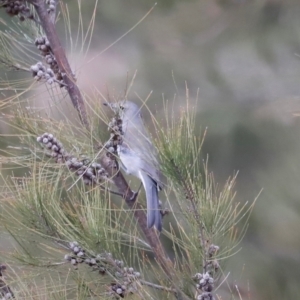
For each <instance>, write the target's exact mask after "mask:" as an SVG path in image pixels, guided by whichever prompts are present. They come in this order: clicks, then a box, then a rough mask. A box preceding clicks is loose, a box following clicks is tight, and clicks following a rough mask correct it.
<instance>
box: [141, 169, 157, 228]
mask: <svg viewBox="0 0 300 300" xmlns="http://www.w3.org/2000/svg"><path fill="white" fill-rule="evenodd" d="M140 177H141V180H142V183H143V186H144V189H145V193H146V199H147V227H148V228H151V227H153V226H155V227H156V229H157V230H159V231H161V230H162V217H161V213H160V207H159V199H158V187H157V183H156V182H155V181H154V180H153V179H152V178H151V177H150V176H149V175H148V174H146V173H144V172H141V174H140Z"/></svg>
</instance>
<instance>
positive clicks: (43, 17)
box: [27, 0, 89, 128]
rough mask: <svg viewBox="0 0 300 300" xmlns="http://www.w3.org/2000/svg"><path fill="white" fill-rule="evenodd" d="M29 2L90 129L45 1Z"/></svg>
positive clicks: (74, 104) (81, 118)
mask: <svg viewBox="0 0 300 300" xmlns="http://www.w3.org/2000/svg"><path fill="white" fill-rule="evenodd" d="M27 2H28V3H31V4H32V5H33V6H34V8H35V10H36V12H37V14H38V16H39V19H40V22H41V25H42V27H43V29H44V31H45V34H46V36H47V38H48V41H49V43H50V46H51V50H52V52H53V55H54V56H55V59H56V61H57V64H58V66H59V69H60V72H61V74H62V77H63V81H64V83H65V84H66V89H67V91H68V93H69V96H70V98H71V101H72V103H73V106H74V107H75V108H76V110H77V111H78V114H79V117H80V120H81V122H82V124H83V125H84V126H85V127H86V128H89V121H88V117H87V112H86V107H85V104H84V99H83V97H82V95H81V93H80V90H79V88H78V86H77V85H76V79H75V76H74V74H73V72H72V69H71V67H70V64H69V61H68V59H67V57H66V53H65V50H64V49H63V47H62V45H61V43H60V40H59V38H58V35H57V32H56V28H55V24H54V23H53V22H52V21H51V18H50V16H49V13H48V11H47V5H46V2H45V1H44V0H28V1H27Z"/></svg>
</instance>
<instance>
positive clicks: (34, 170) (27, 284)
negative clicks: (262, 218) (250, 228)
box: [0, 1, 255, 299]
mask: <svg viewBox="0 0 300 300" xmlns="http://www.w3.org/2000/svg"><path fill="white" fill-rule="evenodd" d="M0 2H1V3H2V2H3V1H0ZM25 2H26V3H27V2H28V3H30V1H25ZM61 10H62V15H63V17H64V18H65V20H66V29H67V30H66V31H67V32H68V33H69V30H70V26H69V14H68V10H67V8H66V7H65V6H64V5H63V4H62V7H61ZM34 18H37V16H35V15H34ZM26 22H30V24H31V27H30V28H31V29H32V30H31V35H40V34H42V33H41V32H42V29H41V27H40V25H37V24H39V23H36V22H34V21H29V20H27V21H26ZM93 22H94V19H93V18H92V21H91V23H90V26H89V27H88V30H87V32H86V34H85V35H84V34H81V35H80V34H79V35H78V37H77V39H76V41H74V40H72V39H70V44H71V45H73V46H74V45H75V46H76V45H77V43H78V40H79V39H81V40H82V44H84V42H86V41H89V40H90V36H91V34H92V31H93V30H92V24H93ZM79 23H80V24H81V22H79ZM22 24H23V23H18V26H17V27H15V29H13V31H12V29H10V31H6V32H5V33H3V32H2V33H0V43H1V45H2V46H3V49H2V50H1V53H0V61H4V63H3V65H4V66H5V67H10V69H11V70H20V69H24V70H25V69H27V70H28V74H29V72H30V64H28V60H29V61H30V60H33V61H32V63H35V62H36V61H35V57H36V56H37V55H38V51H36V52H34V50H33V49H34V47H33V46H34V40H35V39H34V38H33V37H32V36H31V38H30V39H29V38H28V35H26V34H25V33H24V31H23V30H25V27H24V28H23V25H22ZM26 24H27V23H26ZM81 25H82V24H81ZM26 26H28V24H27V25H26ZM12 28H13V27H12ZM80 32H81V31H80ZM79 36H81V38H79ZM10 37H11V38H10ZM34 37H36V36H34ZM88 44H89V43H88ZM25 45H28V47H27V46H26V47H25ZM30 47H32V49H31V48H30ZM12 48H13V49H14V51H10V50H11V49H12ZM30 49H31V50H30ZM86 50H87V49H83V48H82V49H81V51H82V52H84V51H86ZM47 51H48V50H47ZM20 52H25V53H26V55H25V56H20ZM22 59H23V61H22ZM26 61H27V65H26ZM34 72H35V71H34ZM59 74H61V72H60V71H59ZM33 75H35V76H37V75H36V74H35V73H34V74H33ZM43 76H44V75H43ZM39 78H46V77H39ZM32 81H33V79H30V78H29V77H26V76H25V77H24V78H22V79H20V80H19V81H16V82H14V81H11V80H10V79H7V78H6V79H5V80H3V79H1V80H0V86H2V87H6V92H5V93H6V94H5V99H4V100H5V101H4V102H3V103H5V105H4V104H3V105H2V106H1V109H2V112H3V118H2V119H1V120H0V121H1V123H2V125H3V126H6V127H7V128H8V129H7V132H6V133H3V134H2V136H1V138H2V140H3V141H5V146H3V147H2V149H1V152H0V154H1V156H0V160H1V164H2V178H1V184H2V186H1V195H0V209H1V210H0V224H1V230H4V231H5V232H7V234H8V235H9V236H10V238H11V240H12V241H13V244H14V249H13V250H11V251H7V252H4V253H0V257H1V261H3V262H4V261H5V262H6V264H8V265H9V266H10V268H9V269H10V270H9V272H8V273H9V274H8V275H7V277H6V279H5V283H4V279H1V280H0V295H1V296H3V297H8V296H7V294H8V293H6V294H3V289H2V290H1V284H2V283H3V284H4V285H6V287H7V286H9V287H10V288H11V289H12V290H13V293H14V295H15V298H16V299H118V298H123V297H127V298H128V299H174V298H176V299H220V298H219V297H221V296H220V295H221V294H222V292H223V290H222V288H223V286H224V285H225V284H223V285H221V283H222V282H224V281H226V279H227V277H226V275H224V274H226V272H227V271H225V269H224V263H225V262H226V260H227V259H228V258H229V257H230V256H232V255H234V254H235V253H236V252H237V251H238V250H239V247H238V245H239V242H240V241H241V239H242V238H243V236H244V234H245V230H246V229H247V221H248V217H249V214H250V212H251V210H252V208H253V205H254V202H255V201H254V202H253V203H252V204H250V205H248V204H245V205H243V204H240V203H237V202H236V201H235V199H234V197H235V192H234V183H235V180H236V176H234V177H233V178H230V179H229V180H228V181H227V183H226V184H225V186H224V187H219V186H218V185H217V184H216V183H215V181H214V177H213V174H211V173H209V171H208V163H207V161H206V160H203V158H202V156H201V146H202V144H203V142H204V136H205V134H203V136H199V135H198V131H197V130H196V126H195V113H194V112H195V111H196V109H194V107H193V105H197V102H193V101H191V100H190V99H189V97H187V99H186V106H185V107H183V108H182V109H181V111H180V113H178V112H175V111H174V110H173V107H172V106H171V105H170V103H169V102H165V104H166V105H165V120H166V122H165V126H162V124H159V122H158V121H157V120H156V119H154V118H153V123H154V125H155V127H156V133H157V138H156V147H157V152H158V154H159V157H160V163H161V165H160V166H161V171H162V172H163V174H164V176H165V178H166V181H165V187H164V193H165V200H164V202H165V203H167V206H168V210H169V211H170V212H169V214H167V215H166V216H165V217H164V230H163V232H162V234H161V236H160V237H159V238H160V240H161V241H162V245H164V246H162V247H163V249H164V251H165V253H167V255H168V257H169V258H170V259H169V258H168V259H166V261H165V263H166V265H168V266H169V267H168V268H169V269H168V268H166V267H165V266H162V264H161V261H160V260H159V259H158V258H157V252H154V250H153V245H151V241H150V240H149V239H148V237H147V235H145V234H144V232H143V230H141V228H140V224H139V220H137V219H136V218H135V217H134V214H133V212H134V209H135V208H130V209H128V207H127V206H126V203H125V201H124V200H123V199H122V197H123V198H124V199H125V198H126V195H125V193H124V195H125V196H124V195H122V194H120V192H118V191H117V188H116V186H115V185H114V183H115V181H114V176H109V175H108V174H107V173H105V172H104V171H103V174H102V173H101V175H100V178H97V180H96V179H95V178H94V177H93V180H91V179H90V178H92V177H88V172H92V171H93V172H94V171H95V170H98V169H99V168H100V167H101V164H100V162H101V159H103V157H106V155H107V149H106V148H105V143H106V141H107V140H108V139H109V133H108V131H107V126H108V122H109V118H108V117H107V116H108V115H109V112H108V110H107V109H106V108H105V107H104V106H103V105H102V104H101V103H99V101H95V100H94V99H89V98H88V97H87V96H85V97H84V100H85V103H86V106H87V107H88V113H89V126H90V127H89V128H84V127H83V126H82V125H81V123H80V122H79V121H78V118H77V117H76V116H73V114H69V110H70V107H68V105H66V104H65V102H63V101H62V103H60V102H61V101H60V100H62V99H64V97H65V96H66V92H65V90H64V82H62V81H60V82H52V83H51V85H47V82H44V83H42V81H40V79H38V81H40V82H38V84H37V85H38V88H40V86H44V89H34V86H33V82H32ZM26 83H27V85H26ZM48 83H49V82H48ZM45 86H46V88H45ZM43 96H45V97H46V96H47V101H46V102H44V104H43V105H44V106H39V107H37V106H36V103H37V102H36V101H37V99H40V98H41V97H43ZM98 96H99V95H98ZM4 113H5V115H4ZM49 143H50V146H49ZM115 159H117V158H115ZM97 168H98V169H97ZM82 170H85V171H83V172H82ZM117 172H118V170H116V173H117ZM93 176H96V175H93ZM101 176H102V177H101ZM115 176H117V175H115ZM120 196H122V197H120ZM141 198H142V197H141V196H139V198H138V200H137V201H138V202H139V203H140V202H142V201H141ZM162 208H163V207H162ZM158 241H159V240H158ZM170 266H171V267H170ZM170 268H171V271H170ZM166 270H169V271H170V272H169V273H168V272H167V271H166ZM5 272H7V270H6V271H5ZM3 273H4V272H3ZM219 284H220V285H221V288H220V289H217V287H218V286H219ZM1 291H2V294H1ZM213 295H214V296H213ZM205 297H211V298H205ZM232 297H233V298H234V296H233V295H232ZM7 299H9V298H7Z"/></svg>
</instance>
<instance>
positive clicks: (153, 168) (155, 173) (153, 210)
mask: <svg viewBox="0 0 300 300" xmlns="http://www.w3.org/2000/svg"><path fill="white" fill-rule="evenodd" d="M111 106H112V105H111ZM113 106H114V107H115V108H118V109H119V114H120V118H121V120H122V131H123V136H122V138H123V142H122V144H121V145H119V146H118V149H117V150H118V155H119V158H120V160H121V163H122V168H123V169H124V170H125V172H126V173H127V174H131V175H133V176H135V177H137V178H139V179H140V180H141V182H142V184H143V186H144V189H145V194H146V200H147V227H148V228H151V227H153V226H155V227H156V229H157V230H159V231H161V230H162V216H161V213H160V207H159V206H160V205H159V198H158V191H159V190H160V189H161V188H162V183H161V179H160V177H161V173H160V171H159V164H158V160H157V153H156V150H155V148H154V146H153V144H152V142H151V140H150V138H149V135H148V132H147V130H146V128H145V126H144V123H143V119H142V116H141V112H140V108H139V107H138V106H137V105H136V104H135V103H133V102H130V101H127V100H126V101H122V102H119V103H117V104H113Z"/></svg>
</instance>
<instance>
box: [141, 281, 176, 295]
mask: <svg viewBox="0 0 300 300" xmlns="http://www.w3.org/2000/svg"><path fill="white" fill-rule="evenodd" d="M140 282H141V284H142V285H147V286H150V287H153V288H155V289H158V290H162V291H167V292H171V293H177V291H176V290H175V289H173V288H168V287H166V286H162V285H159V284H154V283H152V282H149V281H145V280H140Z"/></svg>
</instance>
